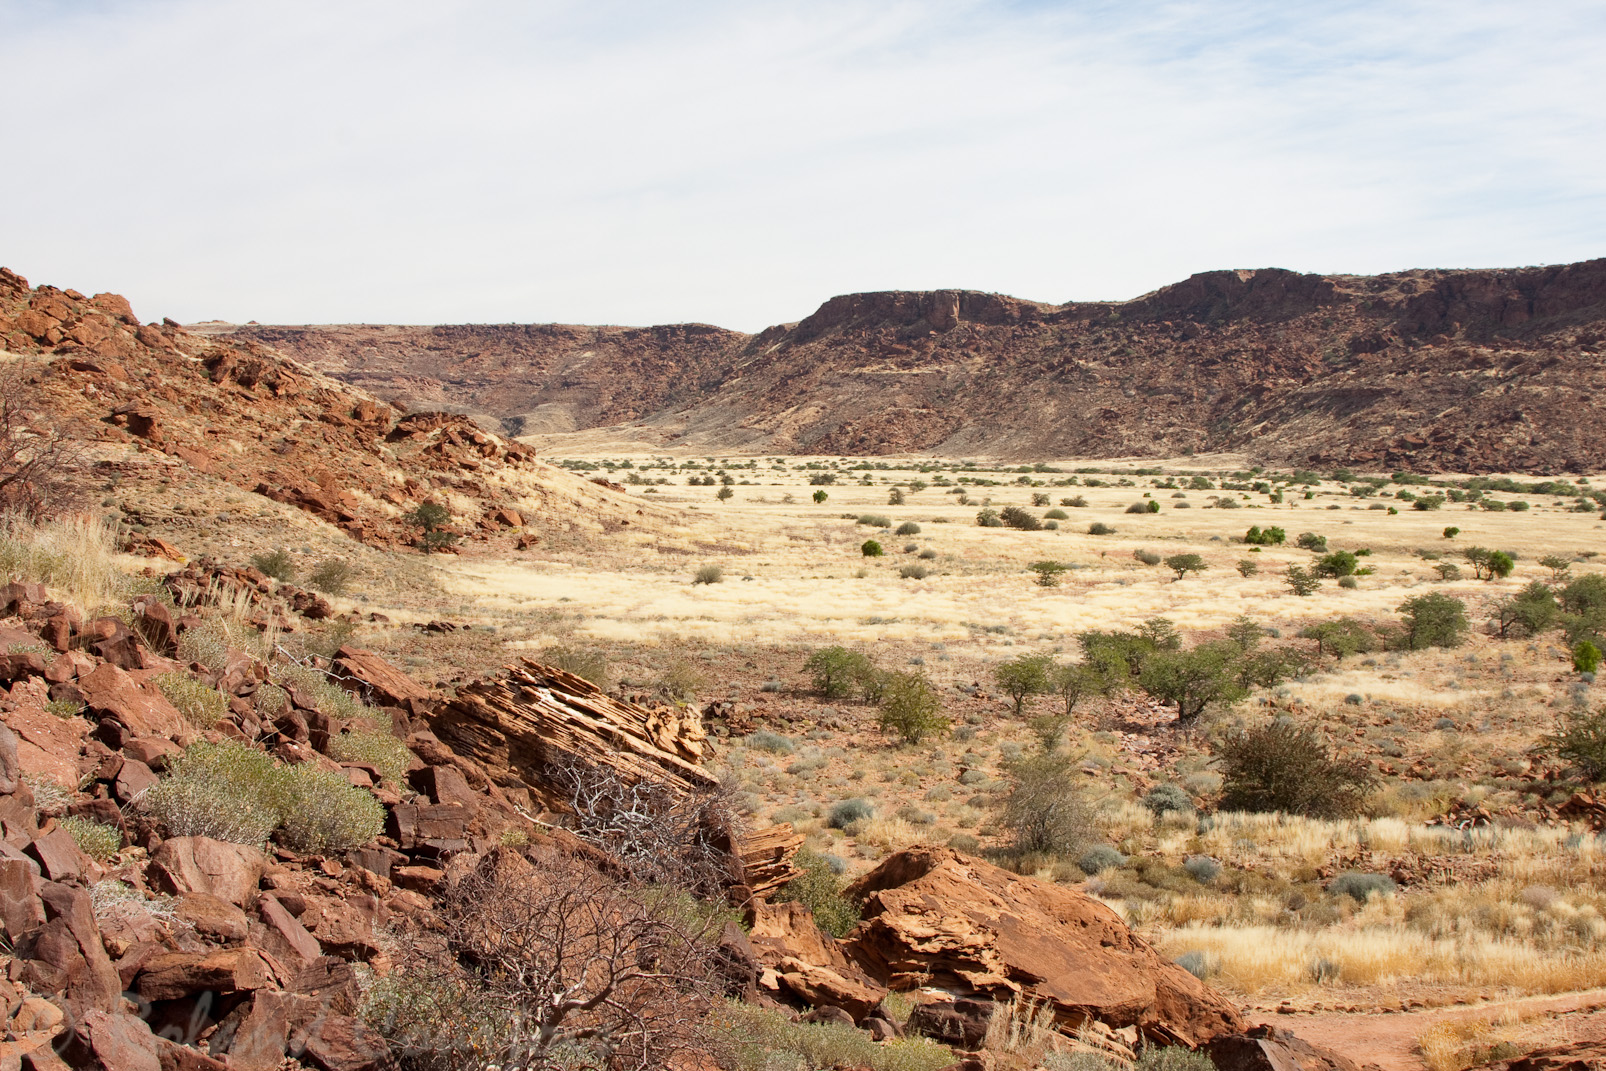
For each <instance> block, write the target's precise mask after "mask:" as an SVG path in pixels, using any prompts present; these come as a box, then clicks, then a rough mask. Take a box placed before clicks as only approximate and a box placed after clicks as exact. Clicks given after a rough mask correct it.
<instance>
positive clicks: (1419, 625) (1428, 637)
mask: <svg viewBox="0 0 1606 1071" xmlns="http://www.w3.org/2000/svg"><path fill="white" fill-rule="evenodd" d="M1398 610H1399V612H1400V614H1401V615H1402V619H1401V624H1402V625H1404V634H1403V636H1402V638H1401V639H1402V643H1403V646H1404V647H1405V648H1406V649H1407V650H1410V651H1422V650H1426V649H1427V648H1429V647H1459V646H1460V645H1461V643H1462V641H1463V640H1465V639H1466V635H1467V629H1468V627H1469V626H1468V624H1467V604H1466V603H1464V602H1462V601H1461V600H1460V599H1457V598H1453V597H1451V596H1449V595H1442V594H1440V593H1438V592H1433V593H1431V594H1428V595H1417V596H1415V597H1413V598H1409V599H1406V600H1405V601H1404V602H1402V603H1400V605H1399V607H1398Z"/></svg>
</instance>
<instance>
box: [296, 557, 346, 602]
mask: <svg viewBox="0 0 1606 1071" xmlns="http://www.w3.org/2000/svg"><path fill="white" fill-rule="evenodd" d="M356 576H357V570H356V569H354V568H353V567H352V565H351V563H350V562H348V561H345V560H343V559H341V558H327V559H325V560H324V561H322V562H320V563H319V564H318V567H317V568H316V569H314V570H313V571H312V575H311V576H309V577H307V583H308V584H309V585H310V586H311V587H313V588H315V589H317V590H318V591H321V592H323V593H324V594H325V595H334V596H340V595H344V594H345V593H346V590H347V589H348V588H349V587H351V582H352V580H354V579H356Z"/></svg>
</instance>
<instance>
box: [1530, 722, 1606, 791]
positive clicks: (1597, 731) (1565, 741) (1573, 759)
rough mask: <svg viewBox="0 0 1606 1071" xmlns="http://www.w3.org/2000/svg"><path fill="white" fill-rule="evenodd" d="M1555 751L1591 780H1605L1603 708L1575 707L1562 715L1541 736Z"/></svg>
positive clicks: (1605, 731) (1605, 740) (1605, 760)
mask: <svg viewBox="0 0 1606 1071" xmlns="http://www.w3.org/2000/svg"><path fill="white" fill-rule="evenodd" d="M1544 742H1545V744H1546V745H1547V746H1548V747H1549V748H1550V749H1551V750H1552V751H1554V752H1555V753H1556V755H1557V756H1558V757H1559V758H1561V759H1564V760H1566V761H1567V762H1570V763H1572V764H1573V765H1574V766H1576V767H1578V768H1579V769H1580V770H1581V771H1583V774H1584V776H1585V777H1587V778H1588V779H1589V780H1591V781H1602V780H1606V709H1601V710H1596V711H1592V712H1590V711H1581V710H1575V711H1572V712H1571V713H1569V714H1566V715H1564V716H1563V719H1562V722H1561V724H1560V725H1559V726H1558V727H1557V729H1556V731H1555V732H1554V733H1551V734H1550V735H1549V736H1547V737H1545V739H1544Z"/></svg>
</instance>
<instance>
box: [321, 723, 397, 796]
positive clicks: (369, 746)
mask: <svg viewBox="0 0 1606 1071" xmlns="http://www.w3.org/2000/svg"><path fill="white" fill-rule="evenodd" d="M329 757H330V758H331V759H334V760H335V761H336V762H360V763H363V764H365V765H368V766H372V767H373V768H374V769H376V770H378V771H379V774H380V776H381V777H382V778H383V779H384V780H385V781H386V782H388V783H390V784H393V785H399V784H401V783H402V780H403V778H405V777H406V776H407V767H408V764H410V763H411V762H412V753H411V752H409V751H408V750H407V745H406V744H404V743H402V742H401V741H400V740H397V739H396V738H395V737H394V736H392V735H391V734H390V733H385V732H369V731H364V730H361V729H358V730H356V731H353V732H345V733H338V734H336V735H335V736H331V737H330V738H329Z"/></svg>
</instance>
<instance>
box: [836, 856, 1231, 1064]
mask: <svg viewBox="0 0 1606 1071" xmlns="http://www.w3.org/2000/svg"><path fill="white" fill-rule="evenodd" d="M847 895H848V896H850V897H853V898H854V899H857V900H861V901H862V902H863V905H864V907H863V912H864V921H863V922H861V923H860V924H859V925H858V926H857V927H856V928H855V929H854V931H853V932H852V933H851V934H849V935H848V937H847V938H846V940H845V941H844V942H843V952H844V953H845V955H846V956H847V958H848V959H849V960H850V961H851V962H853V963H854V964H856V965H857V966H859V967H860V968H862V969H863V970H864V971H865V973H867V974H868V975H870V976H871V977H872V978H874V979H876V980H877V981H879V982H881V983H882V984H883V985H887V986H890V987H891V988H893V989H915V988H919V987H922V986H934V987H936V988H939V989H943V990H947V991H949V992H951V993H955V994H958V995H961V996H980V997H984V998H987V999H991V1000H995V1001H1008V1000H1013V999H1015V998H1017V997H1020V996H1023V995H1031V996H1033V997H1035V998H1037V999H1044V1000H1048V1001H1050V1002H1052V1004H1053V1006H1054V1010H1055V1012H1056V1015H1057V1016H1058V1018H1059V1020H1060V1022H1061V1023H1062V1024H1064V1025H1065V1026H1067V1027H1072V1028H1074V1027H1076V1026H1078V1025H1079V1024H1081V1023H1083V1022H1085V1021H1087V1020H1090V1019H1092V1020H1097V1021H1099V1022H1101V1023H1104V1024H1105V1025H1108V1026H1113V1027H1126V1026H1135V1027H1137V1029H1138V1030H1139V1031H1140V1032H1141V1033H1142V1034H1143V1036H1145V1037H1147V1038H1149V1039H1150V1040H1153V1041H1157V1042H1161V1043H1165V1044H1183V1045H1187V1046H1189V1047H1197V1046H1199V1045H1201V1044H1204V1043H1205V1042H1207V1041H1210V1040H1211V1039H1213V1038H1217V1037H1221V1036H1224V1035H1228V1034H1234V1033H1238V1032H1240V1031H1242V1030H1243V1028H1244V1024H1243V1021H1242V1020H1241V1019H1240V1018H1239V1016H1238V1013H1237V1011H1236V1009H1235V1008H1234V1007H1233V1006H1232V1005H1231V1004H1229V1003H1228V1002H1227V1001H1226V1000H1225V999H1223V998H1222V997H1221V996H1219V995H1218V994H1216V993H1215V992H1214V991H1213V990H1211V989H1210V988H1209V987H1207V986H1206V985H1205V984H1204V983H1202V982H1200V981H1199V980H1198V979H1197V978H1195V977H1194V976H1193V975H1191V974H1189V973H1188V972H1187V971H1185V970H1183V969H1182V968H1181V967H1178V966H1176V965H1175V964H1173V963H1170V962H1168V961H1167V960H1165V959H1163V958H1161V957H1160V955H1159V954H1158V953H1156V952H1155V951H1154V949H1153V948H1152V947H1150V946H1149V944H1148V943H1147V942H1145V941H1144V940H1143V939H1142V938H1140V937H1138V936H1137V935H1136V934H1134V933H1132V931H1131V930H1130V929H1128V928H1127V926H1126V924H1125V923H1124V922H1122V921H1121V919H1120V917H1119V916H1118V915H1116V914H1115V912H1113V911H1111V910H1110V909H1109V908H1107V907H1105V906H1104V905H1103V904H1100V903H1099V902H1098V901H1096V900H1093V899H1092V898H1090V897H1088V896H1084V895H1083V894H1081V893H1079V892H1076V891H1074V890H1071V889H1067V888H1065V887H1063V886H1059V885H1054V884H1050V883H1047V882H1041V881H1037V880H1035V879H1033V878H1026V877H1021V876H1020V875H1018V874H1012V873H1010V872H1009V871H1006V870H1002V869H1000V868H999V867H996V866H993V865H992V864H990V863H986V862H983V861H982V860H979V859H975V858H972V857H969V856H966V855H963V854H962V853H960V852H957V851H954V850H952V849H948V848H912V849H909V850H907V851H902V852H898V853H896V854H894V855H892V856H890V857H888V858H887V860H886V861H885V862H883V863H882V864H881V865H880V866H878V867H876V868H875V869H874V870H872V871H870V872H869V873H868V874H866V875H864V876H863V877H861V878H860V879H859V880H858V881H856V882H854V883H853V884H852V885H851V886H849V888H848V890H847Z"/></svg>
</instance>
